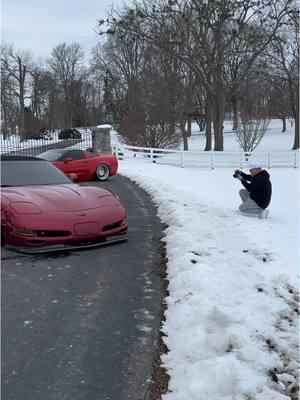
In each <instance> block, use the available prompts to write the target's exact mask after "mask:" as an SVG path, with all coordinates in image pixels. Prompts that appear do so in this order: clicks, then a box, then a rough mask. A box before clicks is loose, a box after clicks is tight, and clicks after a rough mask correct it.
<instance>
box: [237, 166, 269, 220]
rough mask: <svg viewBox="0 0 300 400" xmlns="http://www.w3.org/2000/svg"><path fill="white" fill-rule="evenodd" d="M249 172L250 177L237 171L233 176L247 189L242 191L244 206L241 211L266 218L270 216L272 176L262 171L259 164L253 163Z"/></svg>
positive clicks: (240, 208) (240, 207)
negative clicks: (268, 208)
mask: <svg viewBox="0 0 300 400" xmlns="http://www.w3.org/2000/svg"><path fill="white" fill-rule="evenodd" d="M249 172H250V175H247V174H245V173H244V172H242V171H240V170H236V171H235V173H234V175H233V176H234V178H236V179H238V180H239V181H240V182H241V184H242V185H243V186H244V188H245V189H241V190H240V197H241V199H242V204H241V205H240V206H239V210H240V212H241V213H242V214H244V215H249V216H257V217H259V218H266V217H267V216H268V214H269V211H268V210H267V207H268V205H269V204H270V201H271V195H272V184H271V181H270V175H269V174H268V172H267V171H266V170H263V169H262V165H261V163H259V162H251V163H250V165H249Z"/></svg>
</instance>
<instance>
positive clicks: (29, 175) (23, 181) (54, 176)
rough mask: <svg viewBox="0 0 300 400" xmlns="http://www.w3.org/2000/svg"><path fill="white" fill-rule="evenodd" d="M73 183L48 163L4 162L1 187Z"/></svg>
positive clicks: (2, 163) (2, 164)
mask: <svg viewBox="0 0 300 400" xmlns="http://www.w3.org/2000/svg"><path fill="white" fill-rule="evenodd" d="M68 183H72V181H71V180H70V179H69V178H68V177H67V176H66V175H65V174H64V173H63V172H62V171H60V170H59V169H58V168H56V167H55V166H54V165H52V164H50V163H48V162H46V161H2V162H1V186H32V185H63V184H68Z"/></svg>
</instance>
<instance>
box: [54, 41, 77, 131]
mask: <svg viewBox="0 0 300 400" xmlns="http://www.w3.org/2000/svg"><path fill="white" fill-rule="evenodd" d="M83 58H84V53H83V50H82V49H81V47H80V45H79V44H78V43H72V44H70V45H67V44H66V43H61V44H59V45H58V46H56V47H55V48H54V49H53V51H52V54H51V57H50V58H49V59H48V63H49V66H50V68H51V70H52V73H53V75H54V78H55V80H56V82H57V87H58V89H59V90H60V92H61V94H62V99H63V109H62V112H63V113H64V125H65V126H67V127H73V126H74V124H75V112H74V107H73V102H75V99H76V94H77V82H78V81H79V80H80V79H81V77H82V71H83Z"/></svg>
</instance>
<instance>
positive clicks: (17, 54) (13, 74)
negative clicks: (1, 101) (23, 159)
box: [1, 44, 32, 135]
mask: <svg viewBox="0 0 300 400" xmlns="http://www.w3.org/2000/svg"><path fill="white" fill-rule="evenodd" d="M1 64H2V69H3V70H4V71H6V76H7V77H8V78H10V81H11V83H12V84H13V94H14V96H16V98H17V101H18V108H19V111H18V132H19V133H20V134H21V135H22V134H23V130H24V108H25V99H26V98H29V96H27V91H28V77H29V72H30V71H31V70H32V55H31V53H30V52H29V51H25V50H15V49H14V47H13V45H6V44H4V45H3V46H1Z"/></svg>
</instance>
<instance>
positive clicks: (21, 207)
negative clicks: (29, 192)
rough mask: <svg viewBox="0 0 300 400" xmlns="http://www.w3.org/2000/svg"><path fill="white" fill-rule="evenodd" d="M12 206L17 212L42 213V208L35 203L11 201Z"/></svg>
mask: <svg viewBox="0 0 300 400" xmlns="http://www.w3.org/2000/svg"><path fill="white" fill-rule="evenodd" d="M10 207H11V208H12V209H13V210H14V211H15V212H16V213H17V214H40V213H41V210H40V209H39V208H38V206H36V205H35V204H33V203H29V202H25V201H19V202H15V203H11V204H10Z"/></svg>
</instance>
